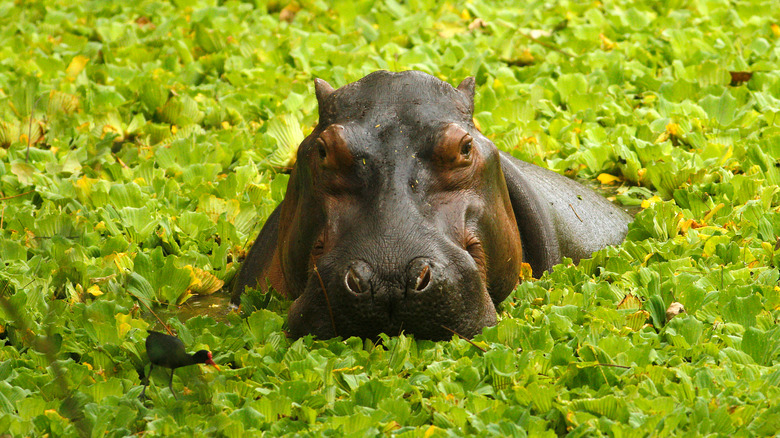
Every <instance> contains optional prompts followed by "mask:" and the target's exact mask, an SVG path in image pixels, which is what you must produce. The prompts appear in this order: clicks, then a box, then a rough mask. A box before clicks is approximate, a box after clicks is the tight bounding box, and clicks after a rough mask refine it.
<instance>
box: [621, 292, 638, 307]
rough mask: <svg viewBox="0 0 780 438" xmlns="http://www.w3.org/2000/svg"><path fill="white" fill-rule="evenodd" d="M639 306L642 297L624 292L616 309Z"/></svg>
mask: <svg viewBox="0 0 780 438" xmlns="http://www.w3.org/2000/svg"><path fill="white" fill-rule="evenodd" d="M641 307H642V299H641V298H639V297H638V296H636V295H634V294H632V293H628V294H626V296H625V297H624V298H623V299H622V300H621V301H620V303H618V305H617V308H618V309H640V308H641Z"/></svg>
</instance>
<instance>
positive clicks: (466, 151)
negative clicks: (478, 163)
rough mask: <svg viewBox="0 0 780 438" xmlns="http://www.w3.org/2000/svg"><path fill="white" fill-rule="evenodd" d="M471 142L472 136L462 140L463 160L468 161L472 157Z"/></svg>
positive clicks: (461, 152) (461, 153) (461, 151)
mask: <svg viewBox="0 0 780 438" xmlns="http://www.w3.org/2000/svg"><path fill="white" fill-rule="evenodd" d="M471 141H472V139H471V136H470V135H468V134H466V136H465V137H463V139H462V140H461V145H460V155H462V156H463V158H465V159H467V160H468V159H469V158H470V157H471V147H472V144H471Z"/></svg>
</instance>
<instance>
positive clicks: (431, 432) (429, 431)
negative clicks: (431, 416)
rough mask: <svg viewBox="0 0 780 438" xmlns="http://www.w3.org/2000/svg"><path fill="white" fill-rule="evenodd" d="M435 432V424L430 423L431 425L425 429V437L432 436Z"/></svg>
mask: <svg viewBox="0 0 780 438" xmlns="http://www.w3.org/2000/svg"><path fill="white" fill-rule="evenodd" d="M434 433H436V426H434V425H431V427H429V428H428V430H426V431H425V435H424V437H425V438H430V437H432V436H433V434H434Z"/></svg>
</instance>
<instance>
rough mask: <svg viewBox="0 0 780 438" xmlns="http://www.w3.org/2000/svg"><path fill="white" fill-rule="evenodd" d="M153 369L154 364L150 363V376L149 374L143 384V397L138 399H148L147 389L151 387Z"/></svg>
mask: <svg viewBox="0 0 780 438" xmlns="http://www.w3.org/2000/svg"><path fill="white" fill-rule="evenodd" d="M152 368H154V364H153V363H150V364H149V374H147V375H146V379H145V381H144V382H143V384H144V389H142V390H141V395H140V396H139V397H138V398H140V399H141V400H144V399H146V387H147V386H148V385H149V379H151V378H152Z"/></svg>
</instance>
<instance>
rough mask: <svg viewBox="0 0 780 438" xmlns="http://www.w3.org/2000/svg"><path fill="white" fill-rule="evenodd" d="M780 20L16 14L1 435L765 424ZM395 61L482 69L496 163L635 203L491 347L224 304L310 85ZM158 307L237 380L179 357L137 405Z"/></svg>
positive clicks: (419, 2) (720, 9)
mask: <svg viewBox="0 0 780 438" xmlns="http://www.w3.org/2000/svg"><path fill="white" fill-rule="evenodd" d="M518 4H520V5H522V6H518ZM776 12H777V4H776V2H775V1H771V0H767V1H740V0H736V1H725V0H712V1H708V0H692V1H675V0H672V1H669V2H655V1H644V2H642V1H635V2H632V1H628V0H627V1H604V2H599V1H584V2H576V1H571V2H570V1H565V0H564V1H531V2H527V3H526V2H516V1H504V2H497V1H487V0H485V1H481V0H471V1H464V2H456V3H451V4H446V5H441V4H440V3H439V2H435V1H432V0H409V1H408V2H401V1H396V0H384V1H382V0H380V1H378V2H374V1H365V0H361V1H356V2H353V1H332V2H328V1H308V0H300V2H298V3H292V4H289V5H288V4H286V2H284V1H279V2H277V1H275V0H270V1H269V2H265V1H264V0H256V1H255V2H251V1H248V2H240V1H225V2H218V1H216V0H211V1H209V0H203V1H199V0H176V1H173V2H151V1H143V0H141V1H130V2H128V1H103V0H93V1H81V2H74V1H66V0H54V1H21V0H18V1H9V0H2V1H0V260H1V262H0V295H2V297H3V298H2V299H1V300H0V303H2V306H0V332H1V334H0V338H1V339H0V343H2V349H0V434H9V435H11V436H45V435H48V436H52V437H56V436H79V435H81V436H91V437H104V436H107V437H119V436H126V435H133V434H135V435H138V436H141V435H143V436H144V437H152V436H187V437H191V436H194V437H206V436H208V437H211V436H226V437H240V436H249V435H248V434H253V435H256V434H259V433H261V432H262V433H266V434H268V435H269V436H275V435H285V434H288V435H310V436H321V435H330V436H366V435H396V436H404V437H418V436H419V437H439V436H463V435H475V436H488V435H490V436H526V435H529V436H556V435H567V434H568V435H569V436H593V435H599V434H603V435H609V436H615V437H625V436H673V435H685V436H766V435H773V434H775V433H777V432H778V430H780V403H778V400H780V387H779V386H778V385H780V364H779V362H780V327H778V324H777V322H778V317H780V310H779V309H780V287H778V263H780V250H779V249H778V247H779V246H780V244H778V238H777V236H778V235H779V234H780V189H778V184H779V183H780V65H779V63H778V58H779V57H780V27H779V25H780V22H779V21H780V20H778V18H777V15H776ZM773 14H775V15H773ZM378 69H388V70H395V71H398V70H407V69H417V70H422V71H425V72H428V73H431V74H434V75H436V76H437V77H439V78H441V79H443V80H446V81H448V82H449V83H451V84H457V83H459V82H460V81H461V80H462V79H463V78H464V77H467V76H475V77H476V82H477V100H476V113H475V119H476V121H477V122H478V124H479V126H480V127H481V129H482V131H483V132H484V133H485V134H486V135H488V136H489V137H490V138H492V139H493V140H494V142H495V143H496V144H497V145H498V146H499V147H500V148H502V149H503V150H506V151H508V152H510V153H512V154H513V155H515V156H517V157H520V158H522V159H525V160H527V161H531V162H534V163H537V164H540V165H542V166H546V167H549V168H551V169H554V170H556V171H558V172H561V173H565V174H567V175H569V176H572V177H577V178H581V179H586V180H589V181H591V182H592V184H594V185H600V184H603V185H608V186H609V187H611V188H612V189H611V190H612V192H611V193H612V195H613V196H615V198H616V202H619V203H622V204H623V205H626V206H638V207H637V208H638V209H641V211H640V212H639V213H638V214H637V216H636V220H635V222H634V224H633V225H632V226H631V228H630V231H629V235H628V238H627V239H626V242H625V243H624V244H623V245H621V246H620V247H617V248H607V249H604V250H602V251H599V252H598V253H596V254H595V255H594V257H593V259H592V260H586V261H583V262H582V263H581V264H580V265H579V266H572V265H571V264H568V263H564V264H562V265H561V266H558V267H557V268H555V270H554V271H553V272H552V273H549V274H547V275H545V276H544V277H543V278H541V279H539V280H536V281H527V282H524V283H523V284H521V285H520V286H518V288H517V290H516V291H515V292H514V293H513V294H512V296H511V297H510V298H509V299H508V300H507V301H506V302H505V303H504V304H503V306H502V309H501V310H500V316H499V318H500V322H499V324H498V325H497V326H496V327H491V328H488V329H485V331H484V333H483V334H482V335H480V336H477V337H476V338H475V339H474V345H472V344H470V343H468V342H467V341H465V340H463V339H459V338H457V337H454V338H453V340H451V341H449V342H437V343H434V342H430V341H422V340H415V339H413V338H411V337H407V336H403V335H402V336H398V337H385V338H383V339H382V342H379V343H374V342H372V341H364V340H361V339H357V338H351V339H346V340H340V339H333V340H325V341H323V340H316V339H313V338H311V337H307V338H303V339H300V340H297V341H291V340H288V339H287V338H286V337H285V335H284V332H283V330H284V321H285V318H286V306H287V304H286V303H285V302H284V301H283V300H281V299H280V298H278V297H276V296H274V295H267V296H259V295H250V296H249V298H248V299H247V305H246V306H245V307H246V309H244V310H245V311H247V313H249V312H248V310H249V308H257V309H258V310H256V311H254V312H252V313H251V314H249V315H248V316H247V315H246V314H245V315H240V314H236V313H233V314H229V315H226V314H225V312H224V310H225V304H226V301H227V299H226V293H225V292H224V291H219V290H220V288H222V287H223V282H227V281H229V280H230V279H231V278H232V277H233V276H234V275H235V273H236V271H237V268H238V266H239V262H240V260H243V257H244V256H245V254H246V251H247V248H248V246H249V245H250V243H251V240H252V239H253V238H254V236H255V235H256V233H257V232H258V231H259V229H260V227H261V226H262V224H263V222H264V220H265V218H266V217H267V216H268V214H269V213H270V212H271V211H272V209H273V208H274V206H275V205H276V204H277V203H278V202H279V201H280V200H281V198H282V196H283V193H284V190H285V188H286V182H287V175H286V174H285V173H284V172H283V171H284V170H285V168H288V167H289V166H290V165H291V164H292V160H293V159H294V152H295V147H296V146H297V144H298V142H299V141H300V140H301V139H302V137H303V135H304V134H306V133H307V132H309V131H310V130H311V128H312V126H313V125H314V123H315V122H316V119H317V108H316V99H315V98H314V92H313V79H314V78H315V77H320V78H324V79H326V80H328V81H329V82H330V83H331V84H333V85H334V86H341V85H344V84H346V83H348V82H352V81H354V80H357V79H359V78H361V77H362V76H364V75H365V74H367V73H370V72H372V71H374V70H378ZM210 293H213V295H210V296H209V295H208V294H210ZM672 302H679V303H681V304H682V305H683V306H684V307H685V309H686V310H687V312H686V313H683V314H680V315H679V316H677V317H674V318H673V319H671V321H670V322H668V323H667V322H666V315H665V312H666V309H667V308H668V307H669V305H670V304H671V303H672ZM149 309H153V310H154V311H155V313H158V314H159V315H160V316H161V318H163V319H164V320H165V321H166V323H167V324H170V325H171V326H172V327H173V328H174V329H175V330H177V331H178V333H179V336H180V338H181V339H182V340H183V341H184V342H185V344H187V345H188V346H189V347H190V348H191V351H195V350H197V349H200V348H208V349H210V350H212V351H213V353H214V359H215V360H216V362H217V363H219V364H220V365H222V370H221V371H216V370H214V369H213V368H211V367H201V366H193V367H188V368H182V369H179V370H178V371H177V372H176V378H175V379H174V382H173V384H174V388H175V389H176V392H177V393H178V394H180V397H181V398H180V399H179V400H175V399H174V398H173V396H172V394H171V393H170V391H169V390H168V388H167V383H168V380H167V377H166V375H165V374H164V373H163V372H162V371H161V372H160V374H157V372H155V374H154V375H153V378H152V386H151V388H150V389H149V391H148V393H149V395H150V398H149V399H148V400H146V401H145V402H142V401H140V400H139V399H138V395H139V394H140V392H141V385H140V380H139V375H138V372H137V369H140V368H141V367H142V366H143V365H144V364H145V362H146V355H145V352H144V339H145V336H146V332H145V329H147V328H150V329H158V330H159V329H160V328H161V324H159V323H158V322H157V321H156V319H155V318H154V316H153V315H152V313H151V312H150V310H149ZM193 315H194V316H193ZM190 316H192V317H190ZM482 350H484V351H482ZM4 436H5V435H4Z"/></svg>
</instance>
